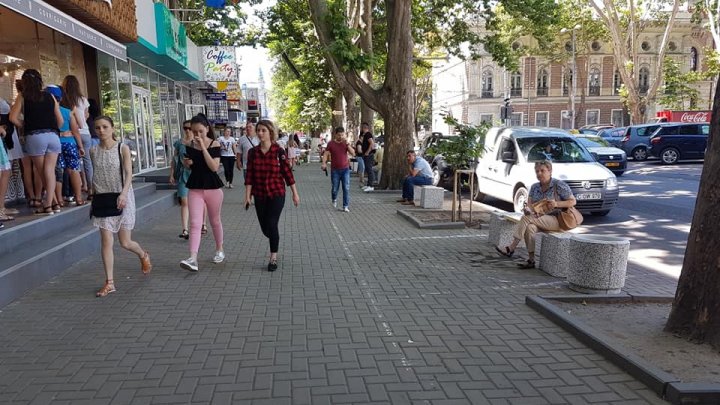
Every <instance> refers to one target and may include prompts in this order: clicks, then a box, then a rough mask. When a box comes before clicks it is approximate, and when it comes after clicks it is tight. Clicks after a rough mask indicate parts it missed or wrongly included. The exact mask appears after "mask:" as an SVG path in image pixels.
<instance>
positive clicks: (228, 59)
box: [200, 46, 238, 82]
mask: <svg viewBox="0 0 720 405" xmlns="http://www.w3.org/2000/svg"><path fill="white" fill-rule="evenodd" d="M201 52H202V53H201V61H200V62H201V63H202V66H203V73H204V74H203V80H205V81H208V82H236V81H237V73H238V71H237V64H236V62H235V48H234V47H232V46H204V47H202V49H201Z"/></svg>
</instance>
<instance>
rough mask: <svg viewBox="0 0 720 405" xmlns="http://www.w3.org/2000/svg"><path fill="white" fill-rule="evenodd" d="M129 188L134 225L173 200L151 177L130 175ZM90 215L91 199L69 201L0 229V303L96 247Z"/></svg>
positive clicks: (146, 220)
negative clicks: (79, 203) (71, 203)
mask: <svg viewBox="0 0 720 405" xmlns="http://www.w3.org/2000/svg"><path fill="white" fill-rule="evenodd" d="M133 188H134V191H135V208H136V214H135V225H136V228H142V227H144V226H148V225H149V224H151V223H152V219H154V218H158V217H161V216H163V215H167V213H168V210H169V209H170V208H172V207H173V206H174V205H175V198H174V193H173V192H172V191H169V190H162V191H158V190H157V189H156V187H155V183H142V182H135V181H134V182H133ZM89 215H90V204H88V205H85V206H82V207H68V208H65V209H64V210H63V212H61V213H60V214H55V215H50V216H45V217H38V218H37V219H34V220H32V221H29V222H26V223H23V224H20V225H17V226H12V227H9V228H6V229H4V230H2V231H0V308H1V307H3V306H4V305H6V304H8V303H10V302H12V301H13V300H15V299H17V298H18V297H20V296H22V295H23V294H25V292H26V291H28V290H30V289H32V288H34V287H37V286H39V285H41V284H42V283H44V282H45V281H47V280H48V279H50V278H52V277H54V276H56V275H57V274H59V273H61V272H62V271H63V270H65V269H66V268H68V267H70V266H71V265H72V264H73V263H75V262H77V261H79V260H82V259H84V258H85V257H87V256H89V255H91V254H95V253H96V252H97V251H98V248H99V247H100V237H99V236H98V231H97V229H96V228H95V227H94V226H93V225H92V221H91V220H90V219H89Z"/></svg>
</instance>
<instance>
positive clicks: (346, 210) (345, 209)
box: [342, 207, 350, 212]
mask: <svg viewBox="0 0 720 405" xmlns="http://www.w3.org/2000/svg"><path fill="white" fill-rule="evenodd" d="M342 210H343V212H350V208H348V207H343V209H342Z"/></svg>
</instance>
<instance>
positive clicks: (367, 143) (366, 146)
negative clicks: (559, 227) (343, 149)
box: [362, 131, 375, 155]
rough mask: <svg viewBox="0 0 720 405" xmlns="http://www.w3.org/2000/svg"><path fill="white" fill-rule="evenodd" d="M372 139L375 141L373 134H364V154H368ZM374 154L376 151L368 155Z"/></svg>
mask: <svg viewBox="0 0 720 405" xmlns="http://www.w3.org/2000/svg"><path fill="white" fill-rule="evenodd" d="M371 139H373V134H372V133H371V132H369V131H368V132H365V133H364V134H363V137H362V140H363V142H362V149H363V150H362V151H363V154H365V152H367V151H368V149H370V140H371ZM373 153H375V151H374V150H371V151H370V153H368V155H372V154H373Z"/></svg>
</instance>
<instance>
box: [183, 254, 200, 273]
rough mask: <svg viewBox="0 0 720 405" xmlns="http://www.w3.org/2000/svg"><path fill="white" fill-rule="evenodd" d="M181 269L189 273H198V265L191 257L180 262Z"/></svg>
mask: <svg viewBox="0 0 720 405" xmlns="http://www.w3.org/2000/svg"><path fill="white" fill-rule="evenodd" d="M180 267H182V268H183V269H185V270H187V271H198V264H197V261H196V260H193V259H192V258H191V257H189V258H187V259H185V260H183V261H181V262H180Z"/></svg>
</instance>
